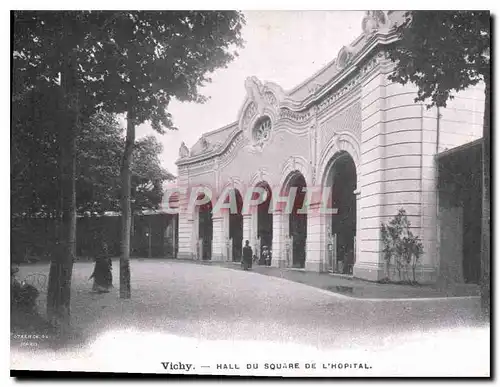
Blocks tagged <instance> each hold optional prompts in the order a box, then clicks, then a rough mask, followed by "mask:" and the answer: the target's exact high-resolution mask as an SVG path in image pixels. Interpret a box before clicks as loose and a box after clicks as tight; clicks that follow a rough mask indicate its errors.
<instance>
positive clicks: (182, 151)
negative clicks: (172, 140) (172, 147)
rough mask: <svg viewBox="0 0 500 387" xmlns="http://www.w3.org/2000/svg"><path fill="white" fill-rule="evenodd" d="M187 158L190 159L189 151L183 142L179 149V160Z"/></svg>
mask: <svg viewBox="0 0 500 387" xmlns="http://www.w3.org/2000/svg"><path fill="white" fill-rule="evenodd" d="M185 157H189V149H188V147H187V146H186V144H185V143H184V141H183V142H182V143H181V146H180V148H179V158H181V159H183V158H185Z"/></svg>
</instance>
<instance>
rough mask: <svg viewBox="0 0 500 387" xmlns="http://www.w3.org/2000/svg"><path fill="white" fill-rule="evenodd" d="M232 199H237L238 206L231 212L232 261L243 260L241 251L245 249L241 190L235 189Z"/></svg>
mask: <svg viewBox="0 0 500 387" xmlns="http://www.w3.org/2000/svg"><path fill="white" fill-rule="evenodd" d="M233 194H234V195H231V199H232V198H235V199H236V208H234V209H233V208H231V211H230V212H229V239H230V241H231V249H232V251H231V256H232V261H234V262H239V261H241V253H242V249H243V215H242V208H243V199H242V197H241V193H240V191H239V190H237V189H235V190H233ZM229 198H230V196H228V200H231V199H229Z"/></svg>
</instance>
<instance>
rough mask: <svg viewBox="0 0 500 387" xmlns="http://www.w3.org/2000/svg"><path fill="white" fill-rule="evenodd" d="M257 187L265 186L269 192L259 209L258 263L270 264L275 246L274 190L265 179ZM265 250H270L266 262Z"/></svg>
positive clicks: (256, 252)
mask: <svg viewBox="0 0 500 387" xmlns="http://www.w3.org/2000/svg"><path fill="white" fill-rule="evenodd" d="M257 187H260V188H263V189H265V190H266V192H267V195H266V196H267V197H266V200H265V201H264V202H263V203H261V204H259V206H258V209H257V251H255V252H254V253H255V254H256V255H257V258H258V263H259V264H261V265H265V264H270V263H271V262H270V256H271V254H272V251H271V249H272V246H273V214H272V212H271V211H270V210H269V209H270V208H271V201H272V190H271V187H270V186H269V184H268V183H267V182H265V181H263V182H260V183H259V184H257ZM265 251H268V252H269V259H268V261H267V262H266V259H265V255H266V254H263V253H264V252H265Z"/></svg>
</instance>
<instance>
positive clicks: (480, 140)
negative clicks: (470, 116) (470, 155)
mask: <svg viewBox="0 0 500 387" xmlns="http://www.w3.org/2000/svg"><path fill="white" fill-rule="evenodd" d="M482 143H483V138H482V137H481V138H478V139H477V140H474V141H471V142H467V143H465V144H463V145H460V146H457V147H455V148H451V149H447V150H445V151H442V152H441V153H438V154H436V157H437V158H438V159H441V158H443V157H446V156H450V155H453V154H455V153H458V152H461V151H464V150H467V149H469V148H473V147H475V146H478V145H480V144H482Z"/></svg>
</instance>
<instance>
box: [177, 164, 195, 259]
mask: <svg viewBox="0 0 500 387" xmlns="http://www.w3.org/2000/svg"><path fill="white" fill-rule="evenodd" d="M188 183H189V181H188V176H187V173H186V172H185V171H184V170H179V183H178V184H179V187H180V188H181V189H182V188H185V187H188ZM188 204H189V197H188V195H187V193H186V192H182V191H181V192H180V193H179V215H178V216H179V218H178V232H179V242H178V243H179V244H178V252H177V258H180V259H193V258H194V257H195V256H196V238H197V235H198V232H197V231H198V228H197V226H198V223H197V222H196V230H195V227H194V223H195V222H194V219H193V215H194V214H193V213H190V212H189V211H188V207H189V206H188ZM195 233H196V235H195Z"/></svg>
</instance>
